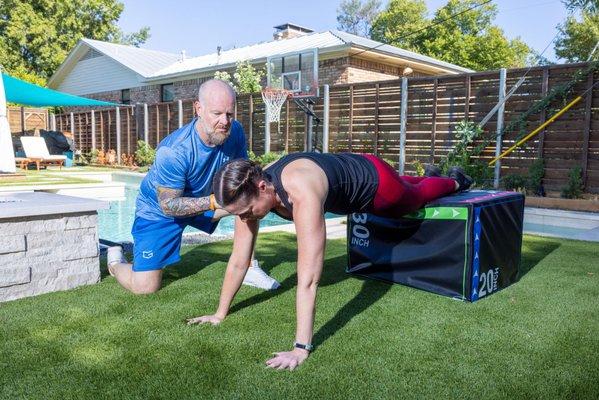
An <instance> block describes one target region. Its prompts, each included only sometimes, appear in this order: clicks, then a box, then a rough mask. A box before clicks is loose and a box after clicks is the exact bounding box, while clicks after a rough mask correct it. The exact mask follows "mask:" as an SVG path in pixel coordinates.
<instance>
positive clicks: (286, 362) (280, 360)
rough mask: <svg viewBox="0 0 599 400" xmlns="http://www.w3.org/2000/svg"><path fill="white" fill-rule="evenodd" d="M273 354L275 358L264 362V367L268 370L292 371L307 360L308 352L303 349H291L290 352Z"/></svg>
mask: <svg viewBox="0 0 599 400" xmlns="http://www.w3.org/2000/svg"><path fill="white" fill-rule="evenodd" d="M274 354H275V357H273V358H271V359H270V360H268V361H266V366H267V367H268V368H276V369H288V370H290V371H293V370H294V369H296V368H297V367H298V366H299V365H300V364H301V363H303V362H304V361H305V360H306V358H308V356H309V355H310V352H308V351H307V350H303V349H293V350H291V351H283V352H281V353H274Z"/></svg>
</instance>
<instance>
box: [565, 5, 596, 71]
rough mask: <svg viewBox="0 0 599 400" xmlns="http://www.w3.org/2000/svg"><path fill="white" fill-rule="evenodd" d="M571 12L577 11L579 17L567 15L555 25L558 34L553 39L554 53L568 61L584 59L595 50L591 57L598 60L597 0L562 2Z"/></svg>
mask: <svg viewBox="0 0 599 400" xmlns="http://www.w3.org/2000/svg"><path fill="white" fill-rule="evenodd" d="M563 3H564V5H565V6H566V8H567V9H568V10H569V11H571V12H573V13H574V12H579V13H580V18H577V17H576V16H574V15H570V16H568V18H566V21H564V22H563V23H562V24H559V25H558V26H557V29H558V31H559V35H558V38H557V40H556V41H555V55H557V56H558V57H559V58H563V59H565V60H566V61H568V62H577V61H586V60H587V59H588V58H589V56H590V55H591V52H592V51H593V50H595V52H594V53H593V55H592V59H594V60H599V50H598V49H596V48H595V46H596V45H597V43H598V42H599V0H567V1H564V2H563Z"/></svg>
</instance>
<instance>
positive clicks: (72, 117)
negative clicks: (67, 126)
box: [71, 113, 77, 149]
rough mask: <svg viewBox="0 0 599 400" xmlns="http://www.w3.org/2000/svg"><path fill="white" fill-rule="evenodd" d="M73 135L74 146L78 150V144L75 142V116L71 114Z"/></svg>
mask: <svg viewBox="0 0 599 400" xmlns="http://www.w3.org/2000/svg"><path fill="white" fill-rule="evenodd" d="M71 133H72V134H73V146H75V149H77V147H76V146H77V142H76V141H75V116H74V115H73V113H71Z"/></svg>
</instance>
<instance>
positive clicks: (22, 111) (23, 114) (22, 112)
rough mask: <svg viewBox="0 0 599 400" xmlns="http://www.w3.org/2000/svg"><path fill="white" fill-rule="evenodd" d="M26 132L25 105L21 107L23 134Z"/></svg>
mask: <svg viewBox="0 0 599 400" xmlns="http://www.w3.org/2000/svg"><path fill="white" fill-rule="evenodd" d="M24 134H25V107H21V135H24Z"/></svg>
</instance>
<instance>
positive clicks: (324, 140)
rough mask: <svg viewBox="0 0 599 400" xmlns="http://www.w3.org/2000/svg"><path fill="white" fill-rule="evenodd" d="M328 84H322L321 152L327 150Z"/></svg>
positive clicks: (326, 151)
mask: <svg viewBox="0 0 599 400" xmlns="http://www.w3.org/2000/svg"><path fill="white" fill-rule="evenodd" d="M329 102H330V98H329V85H324V103H323V122H322V152H323V153H328V152H329Z"/></svg>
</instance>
